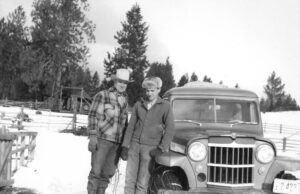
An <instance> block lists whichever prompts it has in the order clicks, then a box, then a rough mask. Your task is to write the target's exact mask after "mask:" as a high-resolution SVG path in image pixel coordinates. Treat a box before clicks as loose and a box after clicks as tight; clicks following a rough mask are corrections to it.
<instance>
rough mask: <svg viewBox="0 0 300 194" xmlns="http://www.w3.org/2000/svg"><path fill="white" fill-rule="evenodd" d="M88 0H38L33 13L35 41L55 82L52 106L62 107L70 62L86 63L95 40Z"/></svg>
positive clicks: (76, 63)
mask: <svg viewBox="0 0 300 194" xmlns="http://www.w3.org/2000/svg"><path fill="white" fill-rule="evenodd" d="M88 7H89V5H88V3H87V1H86V0H60V1H52V0H35V1H34V3H33V11H32V13H31V15H32V20H33V24H34V25H33V28H32V41H33V43H32V44H33V47H34V48H36V49H37V51H38V52H39V55H41V56H44V57H43V58H41V59H40V60H41V61H40V62H39V64H41V65H43V68H42V71H44V72H47V73H46V74H45V75H47V76H49V80H51V82H52V94H51V96H52V97H53V98H54V103H53V107H52V109H53V110H59V95H60V88H61V85H62V83H63V82H64V80H63V78H64V77H63V76H62V75H63V74H64V71H66V69H68V67H69V66H72V65H77V66H79V65H80V64H84V63H85V62H86V58H87V56H88V55H87V54H88V52H89V49H88V47H87V43H88V42H93V41H94V39H95V37H94V34H93V32H94V29H95V26H94V25H93V23H92V22H91V21H90V20H88V19H87V18H86V16H85V11H87V10H88Z"/></svg>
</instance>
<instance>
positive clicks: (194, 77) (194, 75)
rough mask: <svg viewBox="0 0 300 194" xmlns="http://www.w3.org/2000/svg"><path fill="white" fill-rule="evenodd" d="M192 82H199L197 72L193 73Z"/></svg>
mask: <svg viewBox="0 0 300 194" xmlns="http://www.w3.org/2000/svg"><path fill="white" fill-rule="evenodd" d="M190 81H191V82H193V81H198V76H197V75H196V73H195V72H193V73H192V76H191V80H190Z"/></svg>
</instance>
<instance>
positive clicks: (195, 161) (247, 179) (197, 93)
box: [149, 82, 300, 193]
mask: <svg viewBox="0 0 300 194" xmlns="http://www.w3.org/2000/svg"><path fill="white" fill-rule="evenodd" d="M163 98H164V99H166V100H168V101H169V102H170V104H171V106H172V109H173V113H174V119H175V129H174V130H175V135H174V138H173V140H172V142H171V145H170V151H169V152H166V153H159V154H157V155H156V156H155V167H154V169H153V172H152V177H151V179H150V184H149V193H202V192H203V193H284V192H293V191H295V190H298V189H300V182H299V181H297V180H296V179H297V178H296V177H295V176H293V175H291V174H289V173H287V172H291V171H297V170H300V160H299V159H298V158H293V157H286V156H284V157H283V156H278V154H277V152H276V147H275V145H274V143H273V142H272V141H270V140H269V139H266V138H264V134H263V127H262V121H261V115H260V109H259V100H258V96H257V95H256V94H255V93H254V92H251V91H248V90H242V89H237V88H228V87H226V86H223V85H217V84H211V83H203V82H190V83H188V84H186V85H185V86H183V87H177V88H173V89H171V90H169V91H167V92H166V93H165V94H164V96H163ZM298 183H299V184H298ZM297 184H298V186H297ZM286 185H288V186H290V185H291V187H292V186H293V185H294V189H291V188H289V189H283V188H281V187H283V186H284V187H287V186H286ZM299 193H300V192H299Z"/></svg>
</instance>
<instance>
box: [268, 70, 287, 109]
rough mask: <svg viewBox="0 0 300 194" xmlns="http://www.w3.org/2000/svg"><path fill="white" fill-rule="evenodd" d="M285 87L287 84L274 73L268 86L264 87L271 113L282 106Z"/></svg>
mask: <svg viewBox="0 0 300 194" xmlns="http://www.w3.org/2000/svg"><path fill="white" fill-rule="evenodd" d="M284 86H285V84H283V83H282V81H281V78H280V77H277V76H276V73H275V72H274V71H273V72H272V74H271V75H270V76H269V77H268V80H267V85H266V86H264V92H265V93H266V95H267V99H268V100H269V101H270V106H269V109H268V110H269V111H274V110H275V109H276V108H278V107H279V106H280V105H279V102H281V98H282V97H284V95H285V92H284Z"/></svg>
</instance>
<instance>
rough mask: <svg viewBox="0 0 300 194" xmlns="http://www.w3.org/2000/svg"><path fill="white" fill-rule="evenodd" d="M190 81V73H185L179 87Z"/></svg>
mask: <svg viewBox="0 0 300 194" xmlns="http://www.w3.org/2000/svg"><path fill="white" fill-rule="evenodd" d="M188 82H189V76H188V74H187V73H186V74H184V75H183V76H181V78H180V80H179V82H178V84H177V87H181V86H184V85H185V84H186V83H188Z"/></svg>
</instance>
